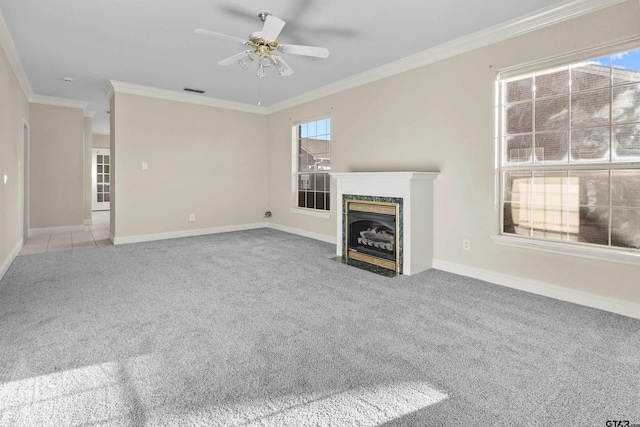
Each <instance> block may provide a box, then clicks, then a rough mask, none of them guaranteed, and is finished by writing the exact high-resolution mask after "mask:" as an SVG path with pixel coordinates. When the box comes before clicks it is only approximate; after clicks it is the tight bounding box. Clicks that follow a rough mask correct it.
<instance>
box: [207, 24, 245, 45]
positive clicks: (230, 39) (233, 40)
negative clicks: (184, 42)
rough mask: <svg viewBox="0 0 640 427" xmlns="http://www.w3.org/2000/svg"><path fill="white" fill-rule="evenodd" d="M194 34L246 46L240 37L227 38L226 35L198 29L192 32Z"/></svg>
mask: <svg viewBox="0 0 640 427" xmlns="http://www.w3.org/2000/svg"><path fill="white" fill-rule="evenodd" d="M194 31H195V32H196V34H200V35H202V36H210V37H217V38H219V39H225V40H229V41H232V42H237V43H242V44H247V43H248V41H247V40H244V39H241V38H240V37H235V36H228V35H226V34H220V33H216V32H214V31H209V30H202V29H200V28H198V29H197V30H194Z"/></svg>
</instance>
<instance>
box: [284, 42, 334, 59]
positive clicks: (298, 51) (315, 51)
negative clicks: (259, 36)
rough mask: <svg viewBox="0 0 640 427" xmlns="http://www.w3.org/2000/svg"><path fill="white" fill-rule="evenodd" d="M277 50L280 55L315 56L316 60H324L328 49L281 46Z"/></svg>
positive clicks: (290, 45)
mask: <svg viewBox="0 0 640 427" xmlns="http://www.w3.org/2000/svg"><path fill="white" fill-rule="evenodd" d="M278 50H279V51H280V52H282V53H291V54H293V55H304V56H315V57H316V58H326V57H327V56H329V49H327V48H324V47H313V46H299V45H296V44H281V45H280V46H278Z"/></svg>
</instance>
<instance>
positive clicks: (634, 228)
mask: <svg viewBox="0 0 640 427" xmlns="http://www.w3.org/2000/svg"><path fill="white" fill-rule="evenodd" d="M500 90H501V97H500V98H501V104H500V111H501V117H500V119H501V123H502V125H501V171H502V174H501V181H502V186H501V195H502V197H501V200H502V215H501V217H502V221H501V222H502V225H501V230H502V233H503V234H514V235H518V236H525V237H532V238H542V239H550V240H560V241H566V242H574V243H583V244H594V245H602V246H609V247H617V248H629V249H631V250H634V249H639V248H640V49H638V50H632V51H627V52H624V53H621V54H616V55H610V56H604V57H600V58H596V59H592V60H588V61H582V62H580V63H574V64H569V65H566V66H562V67H554V68H551V69H547V70H542V71H538V72H534V73H527V74H523V75H520V76H515V77H510V78H508V79H502V80H500Z"/></svg>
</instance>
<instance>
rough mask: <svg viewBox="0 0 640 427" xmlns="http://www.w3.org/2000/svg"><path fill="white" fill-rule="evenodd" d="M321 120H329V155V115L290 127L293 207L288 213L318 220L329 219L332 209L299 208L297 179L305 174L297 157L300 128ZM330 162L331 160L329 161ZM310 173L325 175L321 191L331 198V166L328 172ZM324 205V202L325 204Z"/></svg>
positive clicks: (295, 123) (301, 121)
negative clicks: (325, 178)
mask: <svg viewBox="0 0 640 427" xmlns="http://www.w3.org/2000/svg"><path fill="white" fill-rule="evenodd" d="M322 120H329V132H328V135H329V139H328V141H329V153H331V151H332V142H333V141H332V138H331V134H332V129H331V127H332V123H331V121H332V120H331V115H330V114H322V115H318V116H313V117H307V118H304V119H300V120H297V121H295V122H292V127H291V135H292V138H291V139H292V156H291V157H292V188H291V189H292V198H293V207H291V208H290V211H291V212H292V213H295V214H302V215H309V216H313V217H318V218H324V219H328V218H331V213H330V212H331V209H332V203H329V209H326V208H323V209H318V208H315V207H313V208H311V207H301V206H299V199H298V197H299V194H298V193H299V191H300V190H299V188H298V185H299V177H300V175H301V174H304V173H305V172H303V171H300V157H299V150H300V127H301V126H303V125H305V124H309V123H314V122H318V121H322ZM329 161H331V160H329ZM311 173H314V174H315V173H326V174H327V182H326V184H325V185H326V187H325V188H326V190H324V191H322V192H323V193H325V194H326V195H327V196H328V198H329V199H330V198H331V194H332V191H331V177H330V173H331V164H329V170H328V171H326V172H311ZM325 200H326V199H325ZM325 204H326V202H325Z"/></svg>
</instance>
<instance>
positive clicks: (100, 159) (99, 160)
mask: <svg viewBox="0 0 640 427" xmlns="http://www.w3.org/2000/svg"><path fill="white" fill-rule="evenodd" d="M96 162H97V163H102V155H100V154H99V155H98V156H97V159H96Z"/></svg>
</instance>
